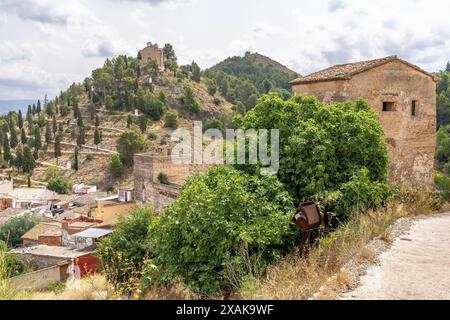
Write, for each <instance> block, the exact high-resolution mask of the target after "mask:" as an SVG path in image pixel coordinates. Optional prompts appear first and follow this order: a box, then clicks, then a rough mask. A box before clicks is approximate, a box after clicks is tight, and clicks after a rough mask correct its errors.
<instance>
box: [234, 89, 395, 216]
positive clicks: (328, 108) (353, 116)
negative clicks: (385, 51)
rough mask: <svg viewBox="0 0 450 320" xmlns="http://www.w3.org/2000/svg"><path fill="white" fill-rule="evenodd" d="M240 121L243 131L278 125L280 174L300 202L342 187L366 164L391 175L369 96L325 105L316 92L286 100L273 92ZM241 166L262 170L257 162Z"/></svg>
mask: <svg viewBox="0 0 450 320" xmlns="http://www.w3.org/2000/svg"><path fill="white" fill-rule="evenodd" d="M238 122H240V124H241V127H242V128H243V129H244V130H248V129H256V130H259V129H266V130H271V129H278V130H279V135H280V138H279V144H280V145H279V149H280V150H279V159H280V162H279V170H278V172H277V175H278V177H279V179H280V181H281V182H282V183H283V184H284V185H285V186H286V188H287V189H288V191H289V192H290V193H291V195H292V196H293V197H294V199H296V200H297V201H305V200H311V199H312V198H314V197H315V196H317V195H318V194H323V193H328V192H332V191H335V190H338V189H339V187H340V186H341V185H342V184H344V183H347V182H349V181H350V180H352V178H353V177H354V175H355V174H357V173H358V172H360V171H361V170H365V169H367V170H368V171H367V175H368V178H369V180H370V181H372V182H380V183H383V182H385V180H386V176H387V164H388V158H387V151H386V145H385V141H384V133H383V128H382V126H381V125H380V123H379V119H378V116H377V114H376V113H375V112H374V111H372V110H371V109H370V108H369V107H368V105H367V103H366V102H365V101H362V100H360V101H358V102H356V103H354V102H339V103H334V104H331V105H325V104H323V103H321V102H320V101H319V100H318V99H317V98H315V97H303V96H299V97H295V98H292V99H291V100H288V101H284V100H283V99H281V98H280V97H278V96H277V95H275V94H271V95H266V96H264V97H263V98H262V99H261V100H260V101H259V103H258V104H257V105H256V107H255V108H254V109H252V110H251V111H249V112H248V113H247V114H246V115H245V117H243V118H241V119H240V120H238ZM240 168H243V169H244V170H245V171H248V172H251V173H258V171H259V166H253V165H245V166H241V167H240ZM349 210H350V209H349Z"/></svg>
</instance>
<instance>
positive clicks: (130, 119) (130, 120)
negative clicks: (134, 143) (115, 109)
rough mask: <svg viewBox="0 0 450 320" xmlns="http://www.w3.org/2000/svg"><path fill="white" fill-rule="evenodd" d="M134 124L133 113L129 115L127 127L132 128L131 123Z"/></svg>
mask: <svg viewBox="0 0 450 320" xmlns="http://www.w3.org/2000/svg"><path fill="white" fill-rule="evenodd" d="M132 124H133V119H132V118H131V115H128V119H127V129H130V127H131V125H132Z"/></svg>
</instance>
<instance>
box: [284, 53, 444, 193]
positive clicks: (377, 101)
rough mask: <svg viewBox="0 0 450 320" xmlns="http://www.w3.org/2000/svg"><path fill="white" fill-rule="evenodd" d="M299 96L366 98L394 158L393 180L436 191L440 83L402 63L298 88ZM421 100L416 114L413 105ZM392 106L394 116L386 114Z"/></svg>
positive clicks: (299, 85)
mask: <svg viewBox="0 0 450 320" xmlns="http://www.w3.org/2000/svg"><path fill="white" fill-rule="evenodd" d="M292 89H293V93H294V94H305V95H315V96H317V97H318V98H319V99H320V100H322V101H323V102H325V103H330V102H333V101H343V100H356V99H358V98H360V97H362V98H364V99H366V100H367V101H368V103H369V106H370V107H371V108H372V109H373V110H374V111H375V112H377V113H378V114H379V116H380V122H381V124H382V126H383V128H384V131H385V136H386V143H387V148H388V153H389V159H390V164H389V178H390V180H391V181H396V182H400V183H402V184H405V185H411V186H415V187H421V188H426V189H431V188H433V186H434V154H435V147H436V82H435V81H434V80H433V79H432V78H431V77H430V76H429V75H426V74H425V73H423V72H420V71H418V70H416V69H414V68H412V67H410V66H408V65H407V64H404V63H402V62H401V61H397V60H394V61H392V62H389V63H387V64H384V65H382V66H379V67H376V68H373V69H370V70H368V71H365V72H362V73H360V74H357V75H354V76H353V77H352V78H351V79H349V80H337V81H325V82H316V83H307V84H297V85H293V88H292ZM413 100H415V101H417V107H416V115H415V116H413V115H412V101H413ZM383 102H392V103H393V106H394V111H383Z"/></svg>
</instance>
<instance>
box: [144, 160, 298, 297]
mask: <svg viewBox="0 0 450 320" xmlns="http://www.w3.org/2000/svg"><path fill="white" fill-rule="evenodd" d="M292 210H293V206H292V202H291V198H290V197H289V195H288V194H287V193H286V192H285V191H284V190H283V187H282V185H281V184H280V183H279V182H278V181H277V180H276V178H274V177H271V178H268V177H261V178H259V177H253V176H250V175H247V174H242V173H241V172H239V171H237V170H235V169H232V168H229V167H224V166H222V167H215V168H212V169H210V170H208V172H207V173H206V174H205V175H196V176H194V177H191V178H189V180H188V181H187V183H186V185H185V186H183V188H182V190H181V196H180V198H178V200H177V201H175V203H173V204H172V205H171V206H169V207H168V208H167V209H166V210H165V211H164V212H163V214H162V215H161V217H160V222H159V223H158V224H153V225H152V228H151V231H150V233H151V234H152V238H151V239H150V242H151V248H152V250H153V251H154V254H155V258H154V260H152V264H151V265H150V267H147V268H146V269H145V275H146V278H145V284H146V285H160V284H163V283H169V282H171V281H172V280H173V279H181V280H182V281H184V283H185V284H186V285H187V286H189V287H190V288H191V289H193V290H195V291H197V292H200V293H204V294H208V295H219V294H221V293H223V292H224V291H229V290H231V289H232V288H235V287H236V286H239V285H240V283H241V281H242V279H243V278H244V277H245V276H246V275H247V274H249V273H250V272H251V270H249V269H252V270H254V269H259V270H263V271H264V270H265V269H266V267H267V265H268V264H269V263H270V262H271V261H273V260H274V259H277V258H279V257H280V256H281V255H282V253H283V251H284V250H285V249H287V248H288V247H289V246H290V245H291V244H293V242H294V240H293V239H294V235H295V234H296V231H295V228H294V227H293V225H292V223H291V218H292V213H293V211H292ZM249 261H253V262H254V263H255V265H249V263H248V262H249ZM155 266H157V268H155Z"/></svg>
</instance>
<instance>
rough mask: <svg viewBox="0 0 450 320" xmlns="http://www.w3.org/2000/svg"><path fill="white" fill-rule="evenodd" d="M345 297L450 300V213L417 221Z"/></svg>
mask: <svg viewBox="0 0 450 320" xmlns="http://www.w3.org/2000/svg"><path fill="white" fill-rule="evenodd" d="M341 299H359V300H388V299H389V300H391V299H393V300H412V299H420V300H428V299H439V300H449V299H450V212H447V213H443V214H438V215H434V216H431V217H428V218H423V219H419V220H416V221H414V222H413V223H412V225H411V228H410V229H409V231H408V232H406V233H405V234H403V235H402V236H399V237H397V238H396V239H395V240H394V242H393V244H392V246H391V247H390V248H389V249H388V250H387V251H386V252H384V253H382V254H381V255H380V257H379V261H378V263H377V265H374V266H371V267H370V268H369V269H368V270H367V273H366V274H365V275H364V276H362V277H361V278H360V285H359V287H357V288H356V289H355V290H353V291H351V292H348V293H345V294H343V295H342V296H341Z"/></svg>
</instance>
